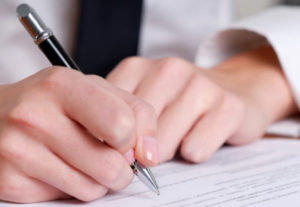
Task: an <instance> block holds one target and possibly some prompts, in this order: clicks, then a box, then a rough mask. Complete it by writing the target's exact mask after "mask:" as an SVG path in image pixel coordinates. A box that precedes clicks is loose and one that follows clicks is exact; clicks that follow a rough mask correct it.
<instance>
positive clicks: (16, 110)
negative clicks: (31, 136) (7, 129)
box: [7, 101, 38, 127]
mask: <svg viewBox="0 0 300 207" xmlns="http://www.w3.org/2000/svg"><path fill="white" fill-rule="evenodd" d="M37 118H38V116H37V115H36V113H35V111H34V107H32V106H31V104H30V103H27V102H26V101H25V102H21V103H18V104H16V105H15V106H14V107H13V108H12V109H11V110H10V111H9V112H8V116H7V119H8V122H9V123H13V124H21V125H24V126H30V127H33V126H34V125H36V124H38V121H37V120H36V119H37Z"/></svg>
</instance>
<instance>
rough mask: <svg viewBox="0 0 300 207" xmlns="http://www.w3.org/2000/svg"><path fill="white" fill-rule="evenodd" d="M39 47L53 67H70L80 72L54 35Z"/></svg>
mask: <svg viewBox="0 0 300 207" xmlns="http://www.w3.org/2000/svg"><path fill="white" fill-rule="evenodd" d="M38 46H39V48H40V49H41V50H42V51H43V53H44V54H45V55H46V57H47V59H48V60H49V61H50V62H51V63H52V65H58V66H63V67H68V68H72V69H75V70H78V71H80V69H79V67H78V65H77V64H76V63H75V62H74V60H73V59H72V58H71V57H70V56H69V55H68V54H67V52H66V51H65V50H64V49H63V47H62V46H61V45H60V44H59V42H58V41H57V39H56V38H55V36H54V35H52V36H50V37H49V38H47V39H45V40H44V41H42V42H41V43H40V44H39V45H38Z"/></svg>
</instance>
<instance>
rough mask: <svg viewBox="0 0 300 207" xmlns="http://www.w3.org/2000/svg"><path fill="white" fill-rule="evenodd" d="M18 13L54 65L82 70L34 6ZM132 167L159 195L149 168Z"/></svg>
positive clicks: (27, 6) (135, 162) (24, 8)
mask: <svg viewBox="0 0 300 207" xmlns="http://www.w3.org/2000/svg"><path fill="white" fill-rule="evenodd" d="M17 14H18V18H19V20H20V22H21V23H22V24H23V26H24V27H25V29H26V30H27V32H28V33H29V34H30V36H31V37H32V38H33V39H34V42H35V43H36V44H37V45H38V47H39V48H40V50H41V51H42V52H43V53H44V55H45V56H46V57H47V58H48V60H49V61H50V62H51V63H52V65H59V66H64V67H68V68H72V69H75V70H78V71H80V69H79V67H78V65H77V64H76V63H75V62H74V60H73V59H72V58H71V57H70V56H69V55H68V54H67V52H66V51H65V50H64V49H63V47H62V46H61V45H60V43H59V42H58V41H57V39H56V38H55V36H54V35H53V32H52V31H51V30H50V29H49V28H48V27H47V26H46V25H45V24H44V22H43V21H42V20H41V18H40V17H39V16H38V15H37V13H36V12H35V11H34V9H33V8H31V7H30V6H29V5H27V4H21V5H19V6H18V8H17ZM131 168H132V170H133V172H134V174H135V175H136V176H137V177H138V178H139V179H140V180H141V181H142V182H143V183H144V184H145V185H146V186H148V187H149V189H150V190H152V191H154V192H155V193H156V194H157V195H159V189H158V185H157V183H156V181H155V178H154V176H153V174H152V172H151V171H150V169H149V168H147V167H145V166H143V165H142V164H140V163H139V162H138V161H136V160H135V161H134V163H133V164H131Z"/></svg>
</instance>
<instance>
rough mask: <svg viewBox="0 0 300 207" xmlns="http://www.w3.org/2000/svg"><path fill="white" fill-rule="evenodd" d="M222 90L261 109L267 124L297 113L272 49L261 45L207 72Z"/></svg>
mask: <svg viewBox="0 0 300 207" xmlns="http://www.w3.org/2000/svg"><path fill="white" fill-rule="evenodd" d="M207 73H208V75H209V77H210V78H211V79H212V80H213V81H215V82H217V83H218V84H219V85H220V86H221V87H223V88H224V89H225V90H229V91H230V92H232V93H234V94H235V95H237V96H238V97H240V98H241V99H242V100H243V101H244V102H245V103H246V104H247V105H250V106H251V107H256V108H257V109H260V110H261V112H262V113H264V114H265V117H266V122H267V124H270V123H272V122H274V121H275V120H278V119H281V118H283V117H286V116H290V115H292V114H294V113H296V112H297V107H296V104H295V102H294V100H293V96H292V93H291V90H290V87H289V85H288V83H287V81H286V79H285V76H284V74H283V71H282V70H281V67H280V64H279V62H278V60H277V57H276V54H275V53H274V51H273V50H272V48H260V49H257V50H254V51H250V52H247V53H244V54H241V55H238V56H235V57H233V58H230V59H229V60H227V61H225V62H223V63H221V64H220V65H218V66H216V67H214V68H212V69H211V70H208V71H207Z"/></svg>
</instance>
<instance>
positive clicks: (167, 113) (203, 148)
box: [107, 47, 297, 163]
mask: <svg viewBox="0 0 300 207" xmlns="http://www.w3.org/2000/svg"><path fill="white" fill-rule="evenodd" d="M107 80H108V81H110V82H111V83H113V84H114V85H116V86H118V87H120V88H122V89H124V90H127V91H129V92H130V93H133V94H135V95H137V96H138V97H140V98H142V99H144V100H145V101H147V102H148V103H150V104H151V105H152V106H153V107H154V108H155V110H156V113H157V115H158V131H157V135H156V138H157V140H158V143H159V156H160V158H159V161H160V162H164V161H167V160H170V159H172V158H173V157H174V155H175V153H176V152H177V151H180V154H181V155H182V157H183V158H184V159H186V160H188V161H190V162H195V163H198V162H203V161H205V160H207V159H209V158H210V157H211V156H212V154H213V153H214V152H215V151H216V150H217V149H218V148H219V147H220V146H222V145H223V144H224V143H228V144H232V145H243V144H247V143H250V142H253V141H255V140H257V139H259V138H260V137H261V136H262V135H263V134H264V131H265V129H266V127H267V126H268V125H269V124H270V123H272V122H273V121H275V120H278V119H281V118H283V117H286V116H289V115H291V114H294V113H296V111H297V109H296V105H295V103H294V101H293V97H292V94H291V91H290V88H289V86H288V84H287V81H286V79H285V77H284V74H283V72H282V70H281V68H280V64H279V63H278V60H277V57H276V55H275V53H274V52H273V50H272V48H270V47H267V48H259V49H256V50H253V51H249V52H246V53H243V54H240V55H237V56H235V57H233V58H230V59H228V60H226V61H225V62H223V63H221V64H220V65H218V66H216V67H214V68H211V69H210V70H204V69H202V68H199V67H197V66H195V65H194V64H192V63H189V62H187V61H184V60H182V59H179V58H166V59H159V60H150V59H144V58H138V57H132V58H128V59H125V60H124V61H122V62H121V63H120V64H119V65H118V66H117V67H116V68H115V69H114V70H113V71H112V72H111V73H110V74H109V76H108V77H107ZM237 156H238V155H237Z"/></svg>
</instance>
